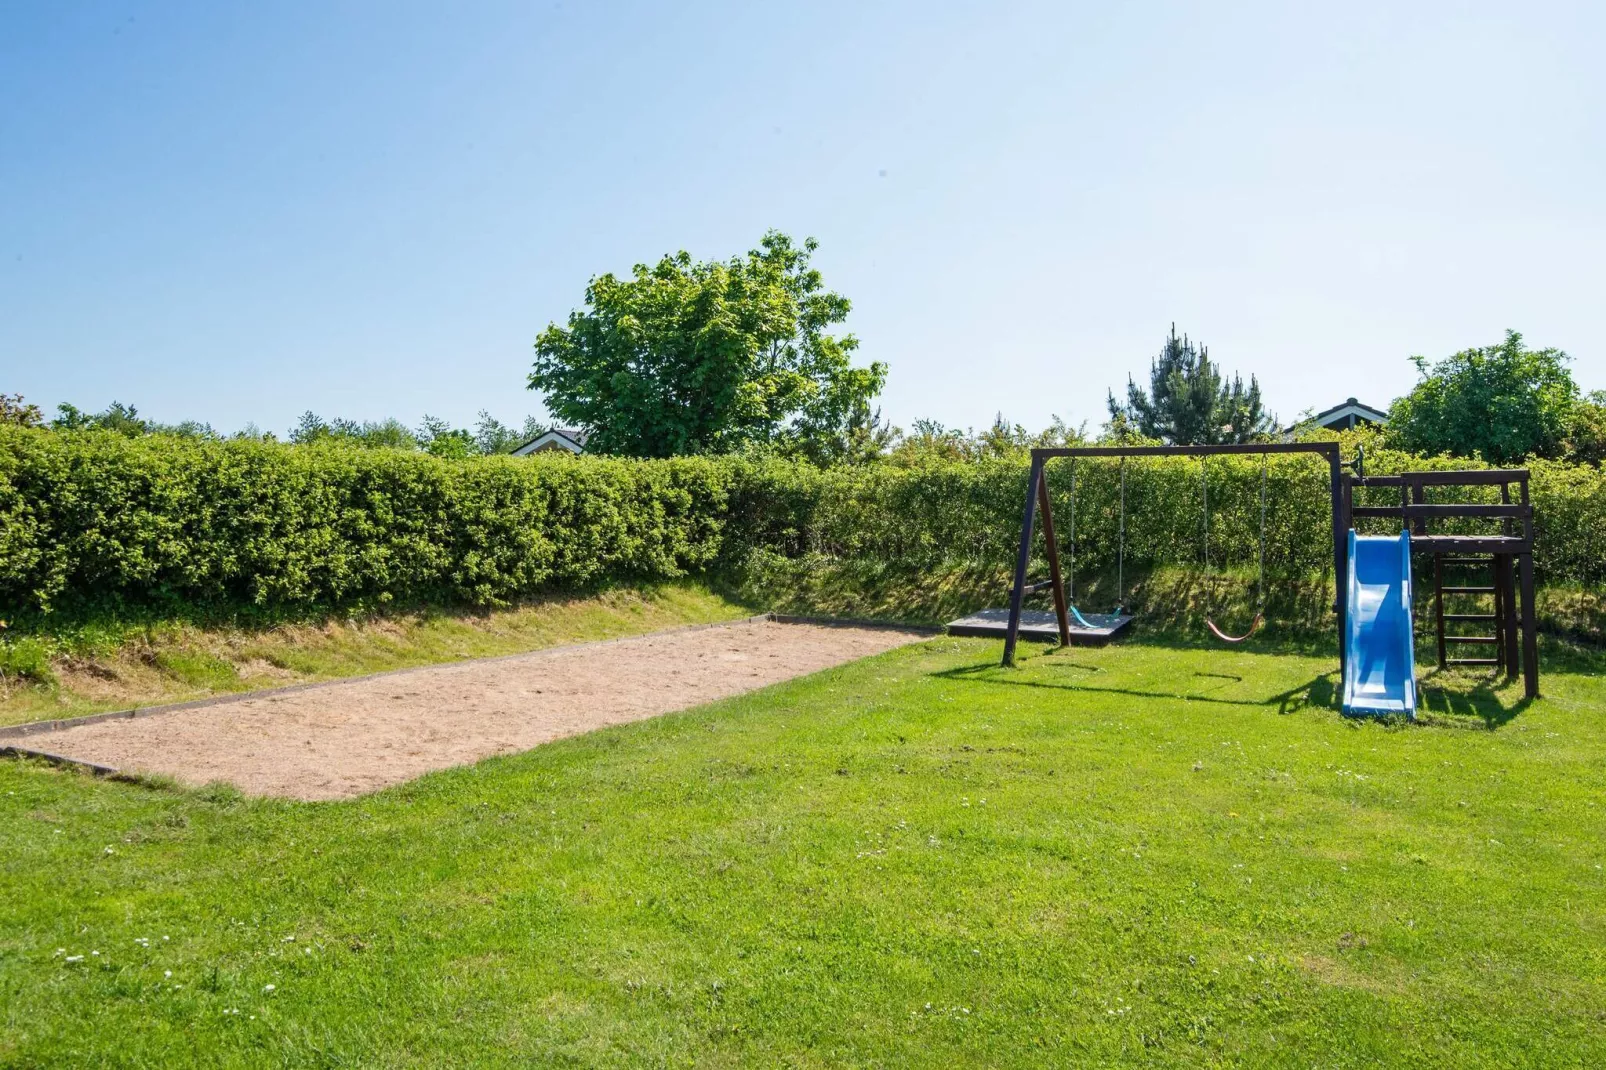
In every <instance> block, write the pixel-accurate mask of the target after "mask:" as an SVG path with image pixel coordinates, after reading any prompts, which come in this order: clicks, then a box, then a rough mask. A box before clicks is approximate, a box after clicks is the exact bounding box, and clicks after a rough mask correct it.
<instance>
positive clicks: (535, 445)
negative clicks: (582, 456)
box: [512, 427, 591, 457]
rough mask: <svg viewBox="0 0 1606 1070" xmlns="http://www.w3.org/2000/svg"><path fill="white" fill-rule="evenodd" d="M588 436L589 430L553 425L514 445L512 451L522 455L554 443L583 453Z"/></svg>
mask: <svg viewBox="0 0 1606 1070" xmlns="http://www.w3.org/2000/svg"><path fill="white" fill-rule="evenodd" d="M590 437H591V433H590V432H589V431H580V430H575V429H573V428H568V427H554V428H553V429H552V430H550V431H544V432H542V433H541V434H539V435H536V436H535V437H534V438H532V439H530V441H528V442H526V443H524V444H523V445H521V446H515V447H514V448H513V451H512V452H513V456H515V457H523V456H525V455H527V454H531V453H534V452H535V451H536V450H538V449H541V448H542V447H544V446H552V445H556V446H562V447H563V448H564V449H566V450H569V451H571V452H573V453H583V452H584V451H585V448H586V439H588V438H590Z"/></svg>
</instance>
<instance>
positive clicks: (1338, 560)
mask: <svg viewBox="0 0 1606 1070" xmlns="http://www.w3.org/2000/svg"><path fill="white" fill-rule="evenodd" d="M1285 453H1313V454H1316V455H1317V456H1319V457H1322V458H1324V459H1325V460H1326V461H1327V471H1328V493H1329V495H1330V496H1331V498H1332V517H1333V576H1334V578H1335V579H1336V580H1337V581H1338V582H1337V583H1336V584H1335V585H1334V592H1335V597H1334V600H1333V613H1334V615H1335V617H1337V619H1338V625H1337V631H1338V660H1339V671H1340V673H1342V672H1343V669H1344V664H1345V660H1346V658H1347V656H1348V651H1347V650H1346V648H1345V636H1344V626H1343V601H1342V599H1343V595H1342V592H1343V591H1345V590H1346V589H1347V588H1348V586H1349V575H1348V573H1349V558H1348V555H1347V553H1346V549H1347V533H1348V529H1349V517H1348V515H1347V514H1346V511H1345V508H1344V472H1343V469H1344V460H1343V458H1342V456H1341V454H1340V453H1339V446H1338V443H1337V442H1264V443H1245V444H1243V445H1237V444H1234V445H1225V446H1060V447H1042V448H1038V449H1034V450H1032V474H1031V479H1030V480H1029V482H1028V483H1027V486H1026V508H1025V512H1024V514H1023V516H1022V517H1021V534H1020V552H1019V554H1018V555H1017V556H1016V558H1015V583H1014V587H1013V588H1012V589H1011V590H1010V594H1009V626H1008V629H1007V630H1006V631H1005V633H1004V661H1003V663H1004V665H1006V666H1009V665H1014V664H1015V644H1016V641H1017V639H1019V637H1020V620H1021V605H1022V603H1023V602H1024V601H1025V599H1026V595H1027V594H1028V593H1029V592H1030V591H1034V590H1040V589H1041V588H1043V587H1045V586H1046V587H1048V588H1050V589H1051V590H1052V591H1053V594H1054V615H1055V617H1056V618H1057V619H1058V621H1059V632H1060V635H1059V638H1060V643H1061V644H1062V645H1064V646H1069V645H1070V642H1071V618H1070V612H1071V606H1070V603H1069V602H1068V601H1067V599H1066V597H1065V580H1064V577H1063V575H1062V574H1061V572H1060V553H1059V543H1058V541H1057V540H1056V539H1055V538H1054V512H1053V509H1052V508H1051V506H1050V503H1049V494H1048V481H1047V479H1046V478H1044V473H1045V470H1046V469H1047V467H1048V462H1049V461H1052V460H1057V459H1059V458H1062V457H1073V458H1074V457H1104V458H1126V457H1234V456H1244V455H1249V456H1260V457H1264V456H1267V455H1270V454H1285ZM1073 507H1074V503H1073ZM1039 511H1041V512H1042V514H1043V541H1044V543H1045V544H1046V546H1047V557H1048V571H1049V578H1048V581H1047V583H1045V584H1028V583H1027V582H1026V572H1027V569H1028V567H1029V566H1030V564H1031V558H1032V535H1033V532H1034V529H1035V527H1036V520H1037V513H1038V512H1039ZM1121 523H1122V525H1123V528H1124V525H1125V523H1126V516H1125V511H1124V509H1123V513H1122V517H1121ZM1123 554H1124V549H1123ZM1263 582H1264V581H1263ZM1121 593H1122V592H1117V594H1118V595H1119V594H1121ZM1078 616H1080V614H1078Z"/></svg>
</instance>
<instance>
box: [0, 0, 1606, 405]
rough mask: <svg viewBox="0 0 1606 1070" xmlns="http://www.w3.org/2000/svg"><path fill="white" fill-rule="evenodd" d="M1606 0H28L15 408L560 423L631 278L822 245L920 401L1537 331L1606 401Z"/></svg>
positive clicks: (19, 30)
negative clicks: (608, 274) (1192, 341)
mask: <svg viewBox="0 0 1606 1070" xmlns="http://www.w3.org/2000/svg"><path fill="white" fill-rule="evenodd" d="M1603 42H1606V14H1603V5H1600V4H1598V3H1576V4H1554V3H1544V2H1523V3H1516V2H1512V0H1504V2H1500V3H1487V4H1480V3H1445V4H1439V3H1430V2H1413V3H1409V4H1401V3H1397V2H1396V3H1370V2H1366V0H1362V2H1350V3H1343V4H1305V3H1299V4H1295V3H1281V4H1256V3H1236V4H1231V5H1224V4H1207V3H1201V4H1196V5H1170V4H1111V3H1096V4H1081V3H1070V2H1059V3H1046V4H1010V5H1002V4H983V3H978V4H954V5H948V4H940V3H934V2H930V0H927V2H915V3H907V4H878V3H866V2H848V3H835V2H810V3H801V4H784V5H783V4H769V3H751V2H748V3H708V4H684V5H681V4H662V5H659V4H624V3H617V4H612V3H580V2H576V0H565V2H563V3H551V2H548V3H545V4H535V3H494V2H485V0H471V2H458V3H445V2H438V3H431V4H424V3H401V2H397V0H384V2H379V0H376V2H372V3H338V2H332V0H318V2H315V3H314V2H308V3H291V2H288V0H287V2H282V3H268V4H243V3H217V2H215V0H202V2H195V3H153V4H142V3H133V2H125V3H116V4H107V3H94V2H82V3H71V4H68V3H59V2H57V0H7V2H5V3H4V4H0V392H11V391H21V392H22V393H24V394H26V395H28V397H29V398H30V399H31V400H34V401H37V402H40V403H41V404H43V405H45V406H46V407H54V405H55V404H56V403H57V402H59V401H71V402H73V403H75V404H77V405H78V406H80V407H82V408H88V409H98V408H102V407H104V406H105V405H106V404H107V403H109V402H110V401H112V400H113V399H117V400H121V401H123V402H125V403H131V404H134V405H137V406H138V407H139V409H140V410H141V412H142V413H144V414H146V415H149V416H153V417H156V418H158V419H163V420H170V421H174V420H180V419H185V418H195V419H201V420H207V421H210V422H212V423H213V424H214V425H215V426H217V427H218V428H219V429H221V430H232V429H235V428H238V427H240V426H241V425H243V424H245V423H246V422H247V421H254V422H255V423H257V424H259V425H260V426H262V427H263V428H265V429H269V430H275V431H278V432H280V433H283V431H284V430H285V429H287V428H288V427H289V426H290V425H291V423H292V422H293V421H294V419H295V417H296V416H297V414H299V413H300V412H302V411H303V410H306V409H312V410H315V411H317V412H319V413H321V414H323V415H325V416H335V415H340V416H347V417H355V418H365V419H377V418H383V417H387V416H397V417H400V418H401V419H403V420H405V421H407V422H408V423H409V424H414V425H416V424H417V422H418V419H419V417H420V416H421V415H422V414H423V413H425V412H429V413H432V414H434V415H437V416H443V417H445V418H447V419H449V420H451V421H453V422H454V423H456V424H459V425H462V424H467V423H469V422H471V421H472V420H473V418H474V414H475V413H476V412H477V411H478V410H479V409H481V408H485V409H489V410H490V411H491V412H492V413H494V414H495V415H497V416H498V417H500V418H502V419H503V420H505V421H507V422H509V423H516V422H518V421H520V420H522V418H523V416H524V415H525V414H526V413H528V412H536V413H538V414H539V413H540V412H541V409H540V406H539V401H538V399H537V398H536V397H535V396H534V395H531V394H530V393H529V392H528V391H526V390H525V389H524V377H525V374H526V372H527V370H528V366H529V362H530V358H531V349H530V346H531V343H532V342H533V341H534V339H535V336H536V333H537V332H538V331H539V330H540V329H541V328H542V327H543V326H544V325H545V324H546V323H547V322H549V321H551V320H555V319H556V320H562V319H563V318H565V317H566V316H567V315H568V313H569V311H570V310H571V309H573V308H574V307H576V306H577V305H579V304H580V303H581V300H582V297H583V293H584V288H585V284H586V280H587V279H588V278H589V277H590V276H591V275H594V274H597V273H600V272H603V271H609V270H612V271H620V272H622V271H626V270H628V269H629V267H630V265H631V264H632V263H635V262H637V261H642V260H652V259H656V258H657V257H658V256H659V255H660V254H662V253H665V252H668V251H673V250H676V249H681V248H685V249H687V250H689V251H690V252H692V253H693V254H694V255H696V256H699V257H726V256H729V255H732V254H735V253H739V252H741V251H744V250H746V249H748V248H750V247H751V246H753V245H754V244H755V243H756V241H757V239H758V237H759V236H760V235H761V234H762V233H763V231H764V230H765V229H766V228H769V227H778V228H780V229H782V230H786V231H788V232H790V233H792V234H794V235H796V236H799V237H801V236H803V235H813V236H814V237H816V238H818V239H819V240H820V242H821V248H820V252H819V254H818V256H817V260H816V263H817V265H818V266H819V267H821V268H822V270H823V271H824V272H825V276H826V280H827V282H828V283H829V284H830V285H831V286H832V287H833V288H835V289H837V290H839V291H840V292H842V293H844V294H846V295H847V296H848V297H849V298H851V299H852V301H853V304H854V312H853V315H852V318H851V320H850V323H849V326H850V328H851V329H852V330H853V331H854V332H855V333H856V334H858V335H859V337H860V338H861V340H862V342H863V348H862V350H861V353H862V355H863V357H864V358H865V359H879V360H884V361H886V362H887V363H888V364H889V365H890V368H891V374H890V379H889V382H888V386H887V390H886V394H885V395H884V398H883V408H884V413H885V415H887V416H889V417H890V418H891V419H892V420H893V421H894V422H896V423H900V424H903V425H905V426H907V424H908V423H909V422H910V421H912V420H914V419H916V418H919V417H929V418H933V419H938V420H941V421H943V422H945V423H948V424H950V425H961V426H964V425H975V426H981V425H984V424H986V423H988V422H990V421H991V419H992V417H993V414H994V413H995V412H996V411H1000V410H1001V411H1002V412H1003V413H1004V414H1005V415H1006V416H1007V417H1008V418H1009V419H1011V420H1014V421H1019V422H1022V423H1025V424H1027V425H1028V426H1032V427H1038V426H1041V425H1043V424H1045V423H1046V422H1047V420H1048V419H1049V416H1050V414H1051V413H1057V414H1059V415H1061V416H1063V417H1065V418H1067V419H1069V420H1070V421H1071V422H1073V423H1076V422H1080V421H1083V420H1087V421H1089V422H1090V424H1092V425H1096V424H1097V423H1098V422H1100V421H1101V420H1102V419H1103V418H1104V397H1105V392H1106V390H1107V389H1109V388H1110V387H1120V386H1121V385H1123V384H1124V382H1125V379H1126V376H1127V374H1128V373H1129V372H1130V373H1136V374H1138V375H1140V376H1141V375H1142V373H1143V372H1144V371H1145V370H1146V369H1147V367H1148V361H1149V359H1150V358H1151V357H1152V355H1153V354H1154V352H1155V351H1156V350H1157V349H1158V348H1159V345H1160V342H1161V340H1162V338H1163V337H1164V335H1165V333H1166V331H1167V329H1168V328H1169V326H1170V324H1171V323H1172V322H1173V321H1175V322H1176V324H1177V327H1178V329H1179V330H1185V331H1187V332H1188V333H1190V334H1192V335H1193V336H1194V337H1196V338H1199V339H1201V340H1203V341H1204V342H1205V343H1207V344H1208V345H1209V346H1210V349H1211V353H1212V354H1213V355H1214V356H1215V357H1216V358H1217V359H1218V360H1219V361H1221V362H1222V363H1223V364H1224V365H1225V366H1226V367H1228V368H1229V369H1238V370H1241V371H1242V372H1244V373H1245V374H1246V375H1247V374H1248V373H1250V372H1253V373H1255V374H1256V375H1258V376H1259V378H1260V380H1261V383H1262V385H1263V387H1264V389H1265V391H1266V393H1267V396H1268V399H1269V402H1270V404H1271V406H1272V408H1273V409H1274V410H1275V411H1276V412H1277V413H1278V414H1279V415H1281V416H1283V417H1284V418H1285V419H1286V418H1288V417H1292V416H1294V415H1296V414H1298V413H1299V412H1300V411H1301V410H1303V409H1306V408H1312V407H1314V408H1325V407H1327V406H1329V405H1332V404H1335V403H1337V402H1340V401H1342V400H1343V399H1344V398H1345V397H1348V396H1350V395H1356V396H1359V397H1360V398H1361V400H1363V401H1367V402H1370V403H1371V404H1374V405H1386V404H1387V403H1388V401H1389V400H1390V399H1391V398H1393V397H1394V396H1396V395H1397V394H1400V393H1402V392H1404V391H1405V390H1407V389H1408V388H1409V386H1410V384H1411V382H1412V381H1413V378H1414V374H1415V373H1414V371H1413V370H1412V368H1411V366H1410V365H1409V364H1408V363H1407V360H1406V358H1407V356H1408V355H1410V354H1412V353H1422V354H1427V355H1429V356H1441V355H1444V354H1447V353H1449V352H1452V351H1454V350H1457V349H1461V348H1465V347H1467V346H1471V345H1481V344H1492V343H1494V342H1496V341H1498V340H1499V339H1500V337H1501V334H1502V332H1503V330H1504V329H1505V328H1507V327H1514V328H1517V329H1519V330H1521V331H1523V332H1524V333H1525V335H1526V336H1527V338H1528V340H1529V341H1530V342H1532V343H1534V344H1537V345H1552V346H1558V347H1560V348H1563V349H1565V350H1567V351H1568V352H1569V353H1571V354H1572V355H1573V357H1574V365H1573V367H1574V373H1575V375H1576V376H1577V377H1578V379H1579V380H1580V382H1581V383H1582V385H1584V386H1585V387H1586V388H1606V294H1603V292H1606V285H1603V283H1606V65H1603V64H1602V62H1601V59H1600V51H1601V47H1602V43H1603Z"/></svg>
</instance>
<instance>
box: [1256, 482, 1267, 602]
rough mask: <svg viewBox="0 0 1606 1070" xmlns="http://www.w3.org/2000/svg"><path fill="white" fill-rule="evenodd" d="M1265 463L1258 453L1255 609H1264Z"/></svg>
mask: <svg viewBox="0 0 1606 1070" xmlns="http://www.w3.org/2000/svg"><path fill="white" fill-rule="evenodd" d="M1266 465H1267V455H1266V454H1264V453H1262V454H1261V455H1260V563H1259V570H1258V571H1257V573H1256V578H1255V611H1256V612H1257V613H1259V612H1264V611H1265V609H1266Z"/></svg>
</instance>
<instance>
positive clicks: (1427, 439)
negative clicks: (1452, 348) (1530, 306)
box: [1388, 331, 1579, 464]
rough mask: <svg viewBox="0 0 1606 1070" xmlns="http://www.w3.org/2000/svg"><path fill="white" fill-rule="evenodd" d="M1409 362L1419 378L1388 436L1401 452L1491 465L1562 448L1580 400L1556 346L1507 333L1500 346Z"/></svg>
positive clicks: (1396, 410)
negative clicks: (1526, 343) (1526, 342)
mask: <svg viewBox="0 0 1606 1070" xmlns="http://www.w3.org/2000/svg"><path fill="white" fill-rule="evenodd" d="M1411 360H1412V361H1413V362H1415V364H1416V366H1417V370H1418V371H1419V372H1421V374H1422V379H1421V381H1420V382H1419V383H1417V384H1416V387H1415V388H1414V389H1413V390H1412V391H1411V392H1410V393H1409V394H1407V395H1406V396H1405V397H1403V398H1400V399H1399V400H1397V401H1395V402H1394V405H1393V407H1392V408H1391V409H1390V410H1389V426H1388V429H1389V436H1390V437H1391V438H1392V439H1393V440H1394V442H1395V444H1397V445H1398V446H1400V447H1401V448H1402V449H1407V450H1410V451H1411V452H1413V453H1428V454H1435V453H1448V454H1452V455H1454V456H1458V457H1481V458H1482V459H1483V460H1485V461H1488V462H1490V463H1492V464H1510V463H1513V462H1516V461H1520V460H1522V459H1523V458H1525V457H1535V456H1536V457H1557V456H1560V455H1561V454H1562V453H1563V452H1564V450H1565V445H1566V439H1567V435H1568V432H1569V430H1571V428H1572V425H1573V421H1574V415H1575V409H1576V407H1577V405H1578V401H1579V399H1578V386H1577V384H1576V383H1574V382H1573V377H1572V374H1571V373H1570V372H1569V371H1568V370H1567V360H1568V357H1567V354H1565V353H1563V352H1561V351H1560V350H1559V349H1537V350H1531V349H1526V348H1524V347H1523V342H1522V335H1520V334H1518V333H1517V332H1516V331H1507V332H1506V338H1505V341H1503V342H1501V343H1500V344H1499V345H1495V346H1486V347H1484V348H1481V349H1464V350H1462V351H1461V352H1459V353H1456V354H1455V355H1453V356H1449V357H1446V358H1444V359H1443V360H1441V361H1438V362H1436V363H1434V364H1432V365H1431V366H1430V365H1429V363H1428V361H1427V358H1426V357H1412V358H1411Z"/></svg>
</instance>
